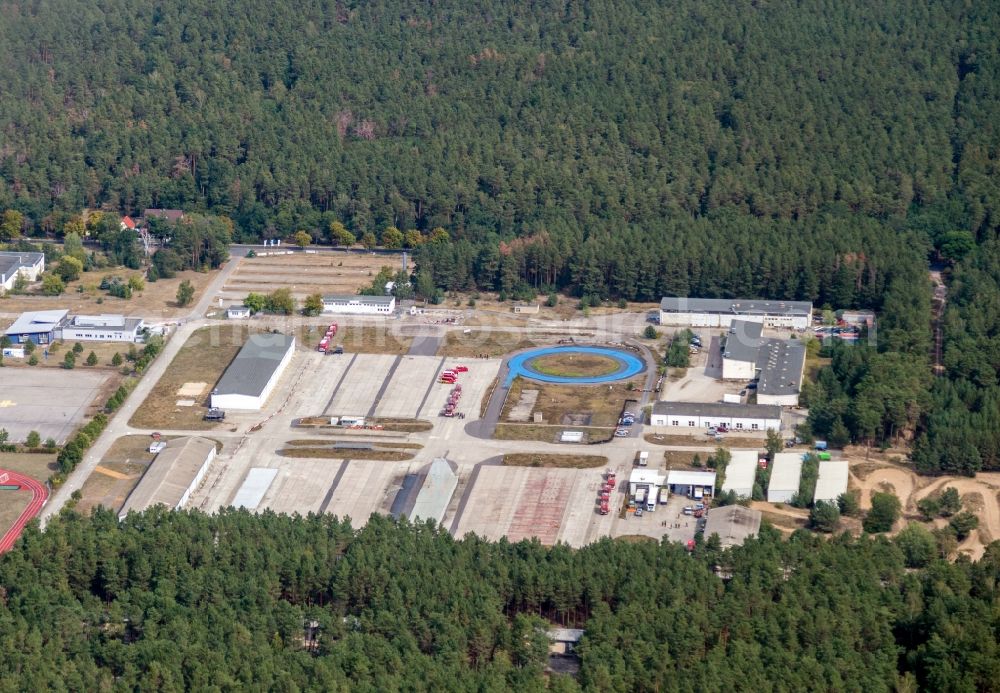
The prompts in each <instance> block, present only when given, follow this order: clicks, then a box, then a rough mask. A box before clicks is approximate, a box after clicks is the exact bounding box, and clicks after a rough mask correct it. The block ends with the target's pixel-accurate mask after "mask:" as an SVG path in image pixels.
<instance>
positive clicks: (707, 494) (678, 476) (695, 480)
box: [667, 469, 715, 498]
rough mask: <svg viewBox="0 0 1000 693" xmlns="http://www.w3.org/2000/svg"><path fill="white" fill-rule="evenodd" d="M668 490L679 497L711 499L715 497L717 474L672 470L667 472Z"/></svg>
mask: <svg viewBox="0 0 1000 693" xmlns="http://www.w3.org/2000/svg"><path fill="white" fill-rule="evenodd" d="M667 488H668V489H670V492H671V493H676V494H677V495H679V496H687V497H688V498H711V497H712V496H714V495H715V472H696V471H689V470H685V469H671V470H670V471H669V472H667Z"/></svg>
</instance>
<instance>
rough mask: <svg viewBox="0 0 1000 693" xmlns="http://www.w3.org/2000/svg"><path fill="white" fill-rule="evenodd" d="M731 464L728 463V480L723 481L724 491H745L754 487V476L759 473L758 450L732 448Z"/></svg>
mask: <svg viewBox="0 0 1000 693" xmlns="http://www.w3.org/2000/svg"><path fill="white" fill-rule="evenodd" d="M729 454H730V455H731V457H730V459H729V464H728V465H726V480H725V481H723V482H722V490H723V491H743V490H745V489H753V482H754V478H755V477H756V475H757V451H756V450H731V451H730V453H729Z"/></svg>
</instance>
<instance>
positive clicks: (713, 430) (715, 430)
mask: <svg viewBox="0 0 1000 693" xmlns="http://www.w3.org/2000/svg"><path fill="white" fill-rule="evenodd" d="M718 432H719V429H718V428H716V427H715V426H709V427H708V430H707V431H705V433H706V434H707V435H710V436H714V435H715V434H716V433H718Z"/></svg>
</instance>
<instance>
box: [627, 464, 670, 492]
mask: <svg viewBox="0 0 1000 693" xmlns="http://www.w3.org/2000/svg"><path fill="white" fill-rule="evenodd" d="M666 479H667V477H666V475H665V474H664V473H663V472H661V471H660V470H658V469H652V468H650V467H636V468H635V469H633V470H632V473H631V474H629V476H628V492H629V495H631V496H634V495H635V492H636V491H637V490H638V489H639V487H640V486H647V487H648V488H649V493H648V494H647V495H646V497H647V498H656V491H657V489H659V488H660V487H661V486H663V485H664V484H665V483H666Z"/></svg>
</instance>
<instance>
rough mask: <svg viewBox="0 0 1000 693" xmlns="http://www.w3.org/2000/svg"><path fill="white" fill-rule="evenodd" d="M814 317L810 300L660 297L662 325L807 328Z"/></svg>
mask: <svg viewBox="0 0 1000 693" xmlns="http://www.w3.org/2000/svg"><path fill="white" fill-rule="evenodd" d="M811 319H812V304H811V303H809V302H808V301H759V300H754V299H745V298H736V299H730V298H687V297H679V296H665V297H664V298H663V299H661V300H660V324H661V325H691V326H694V327H729V325H730V323H731V322H732V321H733V320H750V321H753V322H760V323H763V324H764V325H767V326H768V327H789V328H795V329H801V330H804V329H806V328H807V327H809V322H810V320H811Z"/></svg>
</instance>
